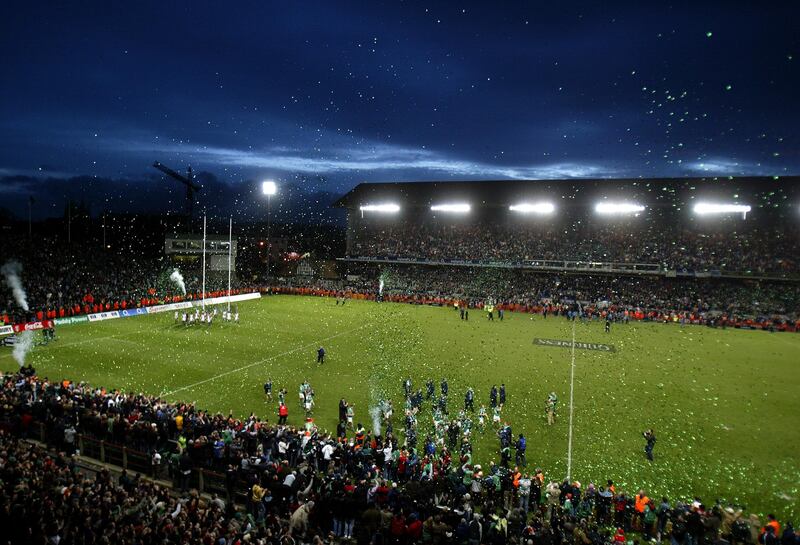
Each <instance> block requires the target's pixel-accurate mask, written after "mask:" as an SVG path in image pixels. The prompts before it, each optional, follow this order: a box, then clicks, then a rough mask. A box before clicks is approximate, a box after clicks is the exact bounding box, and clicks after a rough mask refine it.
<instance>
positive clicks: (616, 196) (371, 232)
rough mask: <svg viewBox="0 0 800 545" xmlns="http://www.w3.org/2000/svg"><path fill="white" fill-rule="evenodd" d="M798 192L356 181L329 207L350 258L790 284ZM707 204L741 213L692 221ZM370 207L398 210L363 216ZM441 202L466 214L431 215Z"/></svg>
mask: <svg viewBox="0 0 800 545" xmlns="http://www.w3.org/2000/svg"><path fill="white" fill-rule="evenodd" d="M799 186H800V184H799V183H798V179H797V178H784V179H780V180H774V179H771V178H749V179H747V178H742V179H736V180H717V179H679V180H581V181H580V182H579V183H576V182H575V181H570V180H561V181H552V182H549V181H493V182H419V183H387V184H361V185H359V186H357V187H356V188H354V189H353V190H352V191H350V192H349V193H348V194H347V195H345V196H344V197H342V198H341V199H340V200H339V201H337V203H335V206H339V207H342V208H346V209H347V212H348V235H347V257H348V258H350V259H356V258H361V259H366V260H384V261H390V262H391V261H398V260H401V261H406V262H408V261H412V262H413V261H415V262H435V263H445V264H447V263H450V264H453V263H455V264H463V263H465V262H466V263H471V264H474V265H490V264H494V265H497V264H504V265H506V266H511V267H516V268H527V269H540V270H543V269H548V268H549V269H557V268H562V269H563V268H567V267H570V266H571V267H572V268H574V269H577V270H590V269H592V268H604V269H606V270H613V271H614V272H620V273H624V272H626V271H628V272H632V271H636V272H649V273H653V274H662V275H664V274H677V273H680V274H683V275H688V276H691V275H705V274H709V273H711V274H715V275H731V276H750V277H753V276H770V277H783V278H786V277H792V276H793V277H795V278H796V275H797V273H798V272H800V271H798V261H797V256H798V255H800V252H799V250H800V238H798V230H797V220H798V218H797V199H798V189H797V188H798V187H799ZM610 201H614V202H617V201H619V202H626V203H638V204H641V205H642V207H643V210H642V211H640V212H637V213H636V214H632V215H631V216H625V217H607V216H603V215H600V214H597V213H595V211H594V206H595V205H596V204H597V203H600V202H610ZM708 201H711V202H716V203H719V202H720V201H721V202H735V203H746V204H747V205H748V206H750V207H751V211H750V212H748V213H746V214H723V215H721V216H714V217H707V216H705V215H697V214H695V213H693V209H694V208H693V207H694V206H695V205H696V204H698V203H701V202H708ZM521 202H527V203H532V202H547V203H549V204H552V205H553V211H552V213H549V214H544V215H540V216H537V215H535V214H519V213H516V212H513V211H511V210H510V207H511V206H513V205H517V204H519V203H521ZM374 203H393V204H396V205H397V207H399V210H395V211H394V212H393V213H381V212H378V211H370V210H366V211H365V210H362V207H363V206H369V205H370V204H374ZM440 203H462V204H464V205H470V207H471V209H470V210H469V212H467V213H464V214H448V213H445V212H438V211H434V210H431V206H433V205H435V204H440ZM565 262H578V263H575V264H572V265H567V264H565ZM634 264H638V265H643V266H645V265H646V266H647V267H639V268H633V267H632V265H634Z"/></svg>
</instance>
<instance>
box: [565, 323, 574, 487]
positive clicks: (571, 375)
mask: <svg viewBox="0 0 800 545" xmlns="http://www.w3.org/2000/svg"><path fill="white" fill-rule="evenodd" d="M574 394H575V322H574V321H573V322H572V365H571V367H570V373H569V440H568V441H567V480H570V477H571V476H572V413H573V411H574V407H575V406H574V403H573V401H574Z"/></svg>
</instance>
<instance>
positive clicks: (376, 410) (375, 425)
mask: <svg viewBox="0 0 800 545" xmlns="http://www.w3.org/2000/svg"><path fill="white" fill-rule="evenodd" d="M369 415H370V416H371V417H372V433H373V434H374V435H381V416H382V415H381V409H380V407H370V409H369Z"/></svg>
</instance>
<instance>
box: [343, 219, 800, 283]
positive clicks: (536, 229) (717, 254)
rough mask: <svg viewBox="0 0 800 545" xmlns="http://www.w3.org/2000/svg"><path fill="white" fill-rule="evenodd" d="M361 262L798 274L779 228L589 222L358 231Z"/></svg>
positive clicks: (793, 239)
mask: <svg viewBox="0 0 800 545" xmlns="http://www.w3.org/2000/svg"><path fill="white" fill-rule="evenodd" d="M350 253H351V254H352V255H354V256H363V257H405V258H416V259H425V260H433V261H435V260H443V259H458V260H483V261H496V262H498V261H499V262H509V263H516V262H523V261H531V260H576V261H602V262H615V263H647V264H656V265H659V266H660V267H661V268H663V269H665V270H688V271H709V270H720V271H736V272H740V271H741V272H744V271H746V272H755V273H797V272H798V271H800V262H798V258H797V256H798V255H800V237H798V235H797V233H796V231H792V230H789V229H782V228H777V227H776V228H766V227H762V228H758V227H741V228H737V229H732V230H728V231H709V232H699V231H697V230H688V229H680V228H679V227H678V226H673V225H668V224H666V225H661V224H657V223H652V222H648V223H646V224H645V225H637V224H626V225H622V226H620V225H619V224H616V223H615V224H604V225H590V224H586V222H583V223H581V222H575V223H573V224H570V225H567V226H564V227H558V226H543V225H540V224H537V225H518V224H514V225H511V224H492V223H489V222H481V223H465V224H452V223H451V224H448V223H433V222H403V223H402V224H399V225H391V226H387V225H385V224H375V225H370V224H367V226H366V227H365V228H364V229H362V230H359V231H357V233H356V238H355V241H354V245H353V247H352V249H351V251H350Z"/></svg>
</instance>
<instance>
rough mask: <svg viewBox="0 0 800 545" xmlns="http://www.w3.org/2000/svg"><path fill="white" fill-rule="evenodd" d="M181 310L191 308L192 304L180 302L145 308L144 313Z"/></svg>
mask: <svg viewBox="0 0 800 545" xmlns="http://www.w3.org/2000/svg"><path fill="white" fill-rule="evenodd" d="M182 308H192V303H190V302H189V301H181V302H180V303H169V304H166V305H156V306H153V307H147V308H146V309H144V310H145V312H146V313H147V314H157V313H159V312H167V311H170V310H179V309H182Z"/></svg>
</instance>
